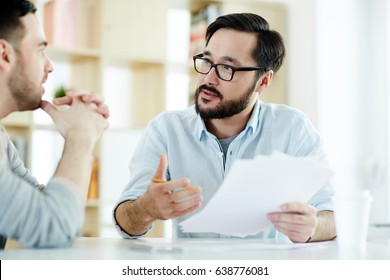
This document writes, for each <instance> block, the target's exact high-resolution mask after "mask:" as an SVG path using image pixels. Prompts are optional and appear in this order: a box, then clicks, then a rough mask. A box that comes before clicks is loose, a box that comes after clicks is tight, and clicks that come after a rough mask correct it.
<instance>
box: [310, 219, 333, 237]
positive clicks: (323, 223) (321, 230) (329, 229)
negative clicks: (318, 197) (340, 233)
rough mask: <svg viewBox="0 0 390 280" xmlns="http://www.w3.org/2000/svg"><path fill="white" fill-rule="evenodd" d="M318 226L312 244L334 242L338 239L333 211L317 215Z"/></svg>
mask: <svg viewBox="0 0 390 280" xmlns="http://www.w3.org/2000/svg"><path fill="white" fill-rule="evenodd" d="M317 219H318V224H317V227H316V230H315V232H314V234H313V236H312V237H311V239H310V242H316V241H326V240H332V239H334V238H335V237H336V226H335V222H334V214H333V211H320V212H318V213H317Z"/></svg>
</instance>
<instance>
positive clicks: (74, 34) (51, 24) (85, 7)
mask: <svg viewBox="0 0 390 280" xmlns="http://www.w3.org/2000/svg"><path fill="white" fill-rule="evenodd" d="M97 6H98V5H96V3H95V2H94V0H83V1H80V0H50V1H48V2H46V3H45V4H44V6H43V25H44V29H45V33H46V37H47V40H48V42H49V44H50V45H53V46H60V47H65V48H74V47H87V48H88V47H97V45H98V38H97V37H98V35H97V32H96V31H97V30H96V29H97V28H98V24H97V21H98V20H99V9H98V7H97Z"/></svg>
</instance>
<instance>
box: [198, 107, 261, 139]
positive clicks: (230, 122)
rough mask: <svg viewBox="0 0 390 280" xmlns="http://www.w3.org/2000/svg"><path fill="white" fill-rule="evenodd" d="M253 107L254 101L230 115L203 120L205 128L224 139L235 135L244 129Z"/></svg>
mask: <svg viewBox="0 0 390 280" xmlns="http://www.w3.org/2000/svg"><path fill="white" fill-rule="evenodd" d="M254 107H255V103H254V104H253V105H249V106H248V107H247V108H246V109H245V110H244V111H242V112H241V113H239V114H237V115H234V116H232V117H229V118H224V119H212V120H208V121H206V122H205V124H206V128H207V130H208V131H209V132H210V133H212V134H213V135H215V137H217V139H225V138H229V137H232V136H234V135H237V134H239V133H240V132H241V131H243V130H244V129H245V127H246V125H247V123H248V120H249V118H250V117H251V115H252V112H253V108H254Z"/></svg>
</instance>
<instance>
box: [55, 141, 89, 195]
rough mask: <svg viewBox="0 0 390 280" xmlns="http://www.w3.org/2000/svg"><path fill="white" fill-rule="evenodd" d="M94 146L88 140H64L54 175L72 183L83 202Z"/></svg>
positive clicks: (87, 185)
mask: <svg viewBox="0 0 390 280" xmlns="http://www.w3.org/2000/svg"><path fill="white" fill-rule="evenodd" d="M94 144H95V143H94V142H93V141H89V140H88V139H81V138H78V139H77V138H73V139H66V140H65V145H64V150H63V154H62V157H61V160H60V162H59V164H58V166H57V170H56V172H55V174H54V177H62V178H65V179H67V180H69V181H71V182H72V183H74V185H76V186H77V187H78V191H79V192H80V194H81V199H82V201H83V202H85V201H86V199H87V195H88V188H89V181H90V178H91V169H92V162H93V147H94Z"/></svg>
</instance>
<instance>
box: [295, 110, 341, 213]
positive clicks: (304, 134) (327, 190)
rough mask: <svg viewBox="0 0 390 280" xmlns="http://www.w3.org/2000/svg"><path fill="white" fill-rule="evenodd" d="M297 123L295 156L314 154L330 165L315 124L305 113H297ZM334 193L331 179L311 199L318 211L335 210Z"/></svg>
mask: <svg viewBox="0 0 390 280" xmlns="http://www.w3.org/2000/svg"><path fill="white" fill-rule="evenodd" d="M296 121H297V123H296V126H295V129H294V131H293V134H292V137H291V139H296V140H295V141H292V147H290V148H291V150H293V151H294V152H293V153H292V154H294V155H295V156H314V157H316V158H317V159H318V160H319V161H320V162H321V163H323V164H325V165H327V166H329V160H328V157H327V154H326V151H325V148H324V144H323V140H322V139H321V137H320V135H319V134H318V132H317V130H316V129H315V128H314V126H313V125H312V124H311V123H310V122H309V120H308V119H307V118H305V117H304V116H303V115H300V114H297V119H296ZM333 195H334V182H333V180H332V179H331V180H329V181H328V182H327V183H326V184H325V185H324V186H323V187H321V189H320V190H319V191H318V192H317V193H316V194H315V195H314V196H313V197H312V198H311V199H310V200H309V202H308V203H309V204H311V205H313V206H314V207H315V208H316V209H317V211H324V210H329V211H333V203H332V196H333Z"/></svg>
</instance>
